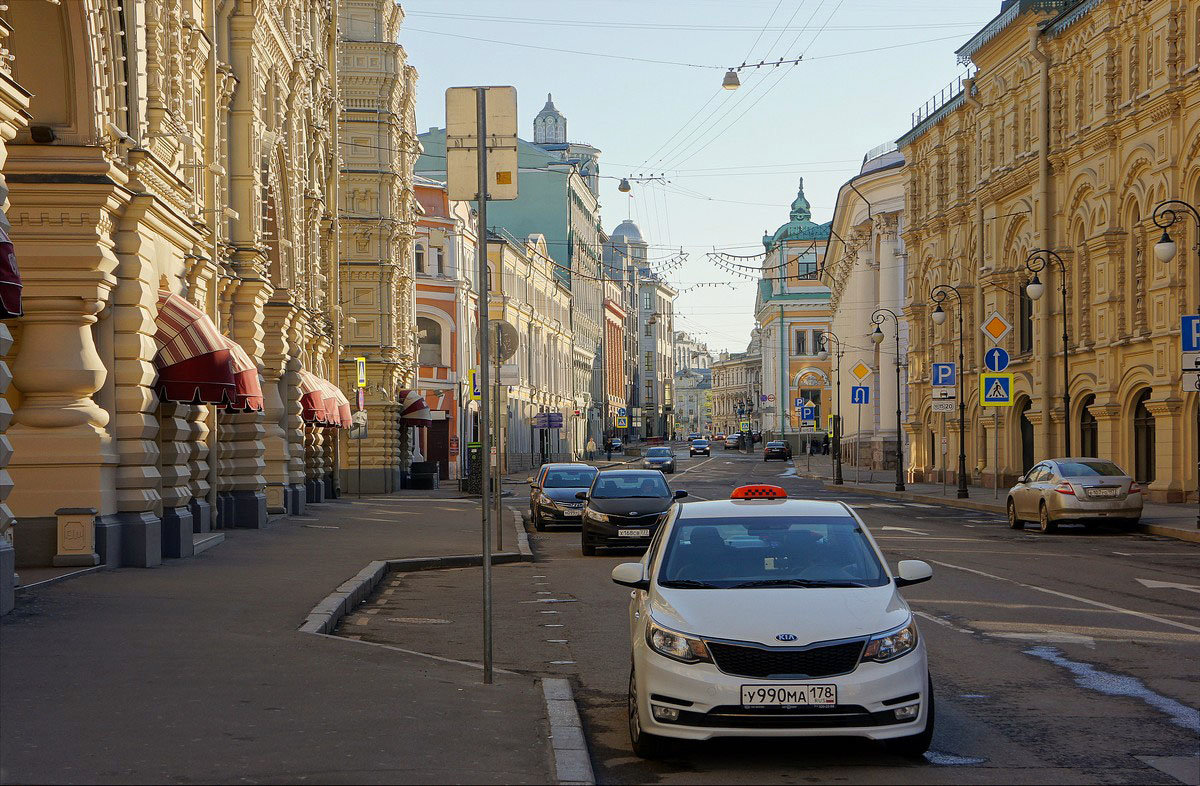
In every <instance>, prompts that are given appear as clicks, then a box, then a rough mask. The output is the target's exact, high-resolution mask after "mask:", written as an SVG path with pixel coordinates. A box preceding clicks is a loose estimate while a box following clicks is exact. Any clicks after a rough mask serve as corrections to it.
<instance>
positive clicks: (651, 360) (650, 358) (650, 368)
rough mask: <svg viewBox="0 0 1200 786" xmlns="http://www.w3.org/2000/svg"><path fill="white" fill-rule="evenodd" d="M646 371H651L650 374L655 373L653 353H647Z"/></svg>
mask: <svg viewBox="0 0 1200 786" xmlns="http://www.w3.org/2000/svg"><path fill="white" fill-rule="evenodd" d="M646 370H647V371H649V372H650V373H654V353H653V352H647V353H646Z"/></svg>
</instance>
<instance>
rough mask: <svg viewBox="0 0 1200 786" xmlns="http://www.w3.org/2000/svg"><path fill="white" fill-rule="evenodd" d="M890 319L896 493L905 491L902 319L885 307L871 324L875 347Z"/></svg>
mask: <svg viewBox="0 0 1200 786" xmlns="http://www.w3.org/2000/svg"><path fill="white" fill-rule="evenodd" d="M889 317H890V318H891V320H892V323H893V324H894V325H895V326H896V491H904V431H903V415H902V414H901V411H900V394H901V390H902V388H901V387H900V363H901V360H900V317H898V316H897V315H896V312H895V311H892V310H891V309H890V308H884V307H883V306H880V307H879V308H877V309H875V313H873V314H871V322H873V323H874V324H875V330H874V331H873V332H872V333H871V341H872V342H874V344H875V346H879V345H880V344H882V343H883V330H882V325H883V323H884V322H886V321H887V320H888V318H889Z"/></svg>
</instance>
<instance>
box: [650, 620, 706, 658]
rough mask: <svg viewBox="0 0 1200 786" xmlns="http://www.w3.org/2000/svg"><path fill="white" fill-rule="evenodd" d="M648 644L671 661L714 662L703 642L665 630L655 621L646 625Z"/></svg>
mask: <svg viewBox="0 0 1200 786" xmlns="http://www.w3.org/2000/svg"><path fill="white" fill-rule="evenodd" d="M646 643H647V644H649V645H650V649H652V650H654V651H655V652H657V653H658V654H660V655H665V656H667V657H668V658H670V659H671V660H677V661H680V662H682V663H700V662H701V661H707V662H709V663H711V662H712V658H710V657H709V656H708V647H705V646H704V642H703V641H701V640H700V639H693V638H692V637H690V636H684V635H683V634H682V633H676V632H675V631H673V630H669V629H667V628H664V627H663V626H661V625H659V624H658V623H656V622H655V621H654V620H650V621H649V624H648V625H646Z"/></svg>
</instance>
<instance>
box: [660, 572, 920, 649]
mask: <svg viewBox="0 0 1200 786" xmlns="http://www.w3.org/2000/svg"><path fill="white" fill-rule="evenodd" d="M909 613H910V612H909V609H908V604H907V603H905V602H904V599H903V598H901V597H900V593H898V592H896V588H895V585H894V584H891V583H889V584H885V585H884V586H882V587H862V588H858V587H853V588H828V589H819V588H807V589H806V588H792V587H772V588H763V589H739V590H703V589H667V588H664V587H659V586H655V588H654V592H653V593H652V598H651V601H650V616H651V617H652V618H653V619H654V620H655V621H656V622H658V623H659V624H660V625H664V626H666V627H668V628H672V629H674V630H677V631H679V632H680V633H689V634H693V635H696V636H702V637H706V638H714V639H732V640H735V641H751V642H757V643H759V644H766V645H768V646H775V647H780V646H789V647H802V646H805V645H807V644H812V643H814V642H818V641H830V640H833V639H848V638H855V637H858V636H870V635H871V634H874V633H882V632H883V631H885V630H890V629H892V628H896V627H899V626H900V625H903V624H904V623H905V622H907V621H908V618H909ZM784 633H790V634H792V635H794V636H795V637H796V640H795V641H794V642H787V644H786V645H784V644H783V643H781V642H780V641H779V640H778V639H776V638H775V637H776V636H777V635H779V634H784Z"/></svg>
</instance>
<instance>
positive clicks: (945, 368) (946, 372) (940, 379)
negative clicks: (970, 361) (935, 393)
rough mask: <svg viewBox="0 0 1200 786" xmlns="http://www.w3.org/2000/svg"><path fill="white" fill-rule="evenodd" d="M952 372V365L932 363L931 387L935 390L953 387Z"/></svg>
mask: <svg viewBox="0 0 1200 786" xmlns="http://www.w3.org/2000/svg"><path fill="white" fill-rule="evenodd" d="M954 370H955V369H954V364H953V363H934V364H933V386H934V387H935V388H949V387H954V382H955V378H954V376H955V375H954Z"/></svg>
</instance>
